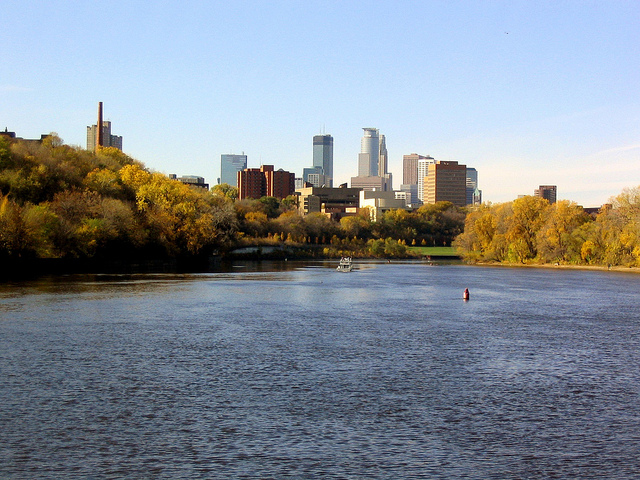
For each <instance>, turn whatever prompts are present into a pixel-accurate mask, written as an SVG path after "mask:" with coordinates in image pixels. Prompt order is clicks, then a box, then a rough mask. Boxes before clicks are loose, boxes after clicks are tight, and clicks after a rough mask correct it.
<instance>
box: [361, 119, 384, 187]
mask: <svg viewBox="0 0 640 480" xmlns="http://www.w3.org/2000/svg"><path fill="white" fill-rule="evenodd" d="M363 130H364V135H363V136H362V140H360V154H359V155H358V176H359V177H377V176H378V164H379V160H380V132H379V130H378V129H377V128H363Z"/></svg>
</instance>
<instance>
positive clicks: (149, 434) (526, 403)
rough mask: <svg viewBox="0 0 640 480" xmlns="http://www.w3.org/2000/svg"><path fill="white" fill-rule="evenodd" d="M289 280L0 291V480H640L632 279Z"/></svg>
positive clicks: (319, 270) (313, 276)
mask: <svg viewBox="0 0 640 480" xmlns="http://www.w3.org/2000/svg"><path fill="white" fill-rule="evenodd" d="M293 267H296V268H293ZM279 268H280V269H281V270H280V271H269V268H268V267H267V268H264V269H263V271H253V270H251V269H250V268H246V267H245V268H235V269H233V270H232V271H231V272H226V273H217V274H200V275H182V276H176V275H173V276H172V275H166V276H133V277H131V276H128V277H117V276H108V277H66V278H62V279H57V280H55V281H54V280H41V281H36V282H30V283H20V284H10V285H0V478H2V479H18V478H19V479H31V478H65V479H66V478H131V479H138V478H225V479H226V478H229V479H242V478H251V479H288V478H299V479H316V478H328V479H415V478H431V479H455V478H465V479H550V478H560V479H591V478H594V479H595V478H598V479H602V478H608V479H631V478H640V348H639V347H640V345H639V344H640V312H639V309H638V305H640V276H636V275H624V274H619V273H610V272H589V271H559V270H537V269H536V270H534V269H506V268H478V267H475V268H474V267H465V266H433V267H430V266H427V265H424V264H417V263H414V264H402V265H400V264H390V265H389V264H382V263H381V264H375V263H364V264H360V265H359V269H358V270H357V271H354V272H352V273H347V274H345V273H337V272H335V271H334V270H333V268H329V265H324V266H323V265H321V264H315V265H313V264H306V265H303V264H294V263H293V262H289V263H288V264H287V265H286V267H283V265H280V266H279ZM282 268H291V269H290V270H286V269H285V270H282ZM465 287H468V288H469V289H470V291H471V300H470V301H469V302H464V301H463V300H462V299H461V296H462V291H463V290H464V288H465Z"/></svg>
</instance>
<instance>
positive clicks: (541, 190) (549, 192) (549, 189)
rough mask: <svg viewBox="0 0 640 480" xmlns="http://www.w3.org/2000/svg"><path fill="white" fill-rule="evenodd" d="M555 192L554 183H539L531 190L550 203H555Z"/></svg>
mask: <svg viewBox="0 0 640 480" xmlns="http://www.w3.org/2000/svg"><path fill="white" fill-rule="evenodd" d="M557 193H558V187H557V186H556V185H540V187H538V188H536V189H535V191H534V192H533V194H534V195H535V196H536V197H542V198H546V199H547V200H548V201H549V204H551V205H553V204H554V203H556V197H557Z"/></svg>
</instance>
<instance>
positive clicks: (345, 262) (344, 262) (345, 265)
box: [336, 257, 353, 272]
mask: <svg viewBox="0 0 640 480" xmlns="http://www.w3.org/2000/svg"><path fill="white" fill-rule="evenodd" d="M336 270H337V271H339V272H350V271H351V270H353V263H352V262H351V257H342V258H341V259H340V263H339V264H338V267H337V268H336Z"/></svg>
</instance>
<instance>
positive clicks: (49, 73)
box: [0, 0, 640, 207]
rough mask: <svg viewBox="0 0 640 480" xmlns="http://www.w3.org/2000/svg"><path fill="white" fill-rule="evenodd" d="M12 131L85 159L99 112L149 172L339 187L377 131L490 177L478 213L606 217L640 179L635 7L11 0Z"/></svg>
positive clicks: (0, 103) (395, 168) (395, 144)
mask: <svg viewBox="0 0 640 480" xmlns="http://www.w3.org/2000/svg"><path fill="white" fill-rule="evenodd" d="M2 3H3V6H2V11H3V17H4V18H3V21H2V22H1V23H2V28H0V41H1V44H2V46H3V48H2V51H3V53H2V60H1V61H0V129H2V130H4V129H5V128H8V130H9V131H14V132H16V134H17V135H18V136H20V137H23V138H39V136H40V135H41V134H42V133H49V132H56V133H57V134H58V135H59V136H60V137H61V138H62V139H63V140H64V141H65V143H67V144H71V145H78V146H81V147H86V127H87V126H88V125H92V124H95V123H96V118H97V105H98V102H100V101H102V102H103V103H104V118H105V120H110V121H111V122H112V133H113V134H116V135H121V136H122V137H123V150H124V151H125V153H127V154H129V155H130V156H132V157H134V158H135V159H137V160H140V161H141V162H143V163H144V164H145V165H146V166H147V167H148V168H149V169H151V170H154V171H159V172H163V173H167V174H168V173H175V174H177V175H178V176H181V175H199V176H203V177H205V179H206V181H207V182H208V183H210V184H212V185H213V184H215V183H216V179H217V178H218V177H219V176H220V155H221V154H224V153H243V152H244V153H245V154H246V155H247V156H248V166H249V167H259V166H260V165H262V164H271V165H275V168H276V169H278V168H283V169H284V170H288V171H291V172H295V173H296V176H301V174H302V169H303V168H304V167H309V166H311V165H312V151H313V149H312V139H313V136H314V135H317V134H320V133H328V134H331V135H332V136H333V138H334V177H335V178H334V184H340V183H344V182H349V181H350V177H352V176H356V175H357V159H358V153H359V151H360V139H361V137H362V128H363V127H374V128H378V129H380V133H381V134H383V135H385V137H386V143H387V149H388V151H389V171H390V172H391V173H392V174H393V176H394V178H393V185H394V188H399V186H400V184H401V183H402V156H403V155H405V154H409V153H419V154H422V155H431V156H432V157H434V158H435V159H436V160H454V161H457V162H459V163H461V164H465V165H467V166H469V167H474V168H476V169H477V170H478V181H479V188H480V189H481V190H482V191H483V200H485V201H490V202H494V203H496V202H507V201H511V200H513V199H515V198H517V196H518V195H523V194H532V193H533V190H534V189H535V188H537V187H538V186H539V185H557V187H558V198H559V199H567V200H572V201H575V202H577V203H578V204H581V205H583V206H585V207H592V206H599V205H601V204H602V203H605V202H607V201H608V200H609V198H610V197H612V196H615V195H618V194H619V193H620V192H621V191H622V189H623V188H625V187H636V186H639V185H640V1H639V0H629V1H621V0H620V1H618V0H603V1H590V0H581V1H563V0H555V1H518V0H508V1H491V0H485V1H474V0H468V1H456V0H448V1H445V0H443V1H431V0H423V1H408V0H395V1H379V0H369V1H367V2H356V1H344V0H342V1H323V0H315V1H313V2H312V1H302V0H301V1H282V0H272V1H240V0H236V1H233V0H231V1H230V0H226V1H217V0H211V1H190V0H183V1H181V2H176V1H152V0H145V1H139V0H127V1H109V0H103V1H101V2H87V1H85V0H83V1H80V0H68V1H55V0H49V1H30V0H19V1H16V0H3V2H2Z"/></svg>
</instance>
